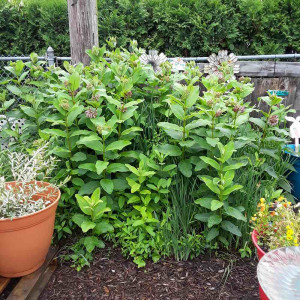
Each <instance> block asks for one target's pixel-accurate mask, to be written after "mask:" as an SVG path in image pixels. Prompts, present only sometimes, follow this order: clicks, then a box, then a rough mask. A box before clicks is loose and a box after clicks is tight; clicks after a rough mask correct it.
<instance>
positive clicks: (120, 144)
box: [105, 140, 131, 151]
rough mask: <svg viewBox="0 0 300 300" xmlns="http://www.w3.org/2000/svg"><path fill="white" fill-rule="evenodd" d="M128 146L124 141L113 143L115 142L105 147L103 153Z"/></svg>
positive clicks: (128, 143)
mask: <svg viewBox="0 0 300 300" xmlns="http://www.w3.org/2000/svg"><path fill="white" fill-rule="evenodd" d="M130 144H131V142H130V141H124V140H119V141H115V142H112V143H111V144H109V145H108V146H107V147H106V149H105V151H114V150H122V149H123V148H125V147H126V146H128V145H130Z"/></svg>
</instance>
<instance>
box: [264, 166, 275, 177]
mask: <svg viewBox="0 0 300 300" xmlns="http://www.w3.org/2000/svg"><path fill="white" fill-rule="evenodd" d="M265 171H266V172H267V173H268V174H269V175H270V176H272V177H273V178H275V179H278V176H277V174H276V172H275V170H274V168H273V167H272V166H268V167H266V168H265Z"/></svg>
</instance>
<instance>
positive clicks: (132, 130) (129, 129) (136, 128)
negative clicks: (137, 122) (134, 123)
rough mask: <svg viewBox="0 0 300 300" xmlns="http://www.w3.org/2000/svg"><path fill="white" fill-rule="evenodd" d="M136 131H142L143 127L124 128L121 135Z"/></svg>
mask: <svg viewBox="0 0 300 300" xmlns="http://www.w3.org/2000/svg"><path fill="white" fill-rule="evenodd" d="M137 131H143V129H142V128H141V127H131V128H128V129H126V130H124V131H123V132H122V133H121V135H127V134H130V133H132V132H137Z"/></svg>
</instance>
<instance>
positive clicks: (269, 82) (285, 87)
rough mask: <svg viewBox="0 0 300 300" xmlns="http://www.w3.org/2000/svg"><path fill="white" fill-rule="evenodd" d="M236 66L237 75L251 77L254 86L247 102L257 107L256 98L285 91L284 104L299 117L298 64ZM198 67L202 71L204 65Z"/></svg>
mask: <svg viewBox="0 0 300 300" xmlns="http://www.w3.org/2000/svg"><path fill="white" fill-rule="evenodd" d="M238 64H239V65H240V72H239V74H237V75H238V76H247V77H251V81H252V82H253V83H254V86H255V90H254V91H253V93H252V94H251V95H249V96H248V98H247V99H248V100H250V101H251V102H252V103H253V104H257V105H258V104H259V103H258V102H257V98H258V97H261V96H266V95H267V91H268V90H278V91H287V92H288V95H287V96H284V97H283V98H284V104H285V105H291V107H292V108H294V109H295V110H296V111H297V112H296V115H297V116H298V115H300V62H299V63H298V62H274V61H239V62H238ZM198 66H199V68H200V70H203V69H204V63H199V64H198ZM261 108H262V107H261Z"/></svg>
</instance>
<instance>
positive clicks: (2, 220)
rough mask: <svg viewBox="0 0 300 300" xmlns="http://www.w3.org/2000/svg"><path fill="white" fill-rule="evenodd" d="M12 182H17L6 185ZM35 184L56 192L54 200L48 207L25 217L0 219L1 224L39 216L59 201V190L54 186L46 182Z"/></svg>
mask: <svg viewBox="0 0 300 300" xmlns="http://www.w3.org/2000/svg"><path fill="white" fill-rule="evenodd" d="M13 182H17V181H8V182H6V183H13ZM36 182H38V183H42V184H45V185H48V186H51V187H53V188H54V189H55V190H56V191H57V197H56V199H55V200H54V201H53V202H52V203H51V204H50V205H48V206H46V207H45V208H43V209H41V210H39V211H36V212H34V213H30V214H28V215H25V216H21V217H15V218H13V219H10V218H5V219H0V223H1V222H7V221H10V222H13V221H17V220H22V219H26V218H30V217H32V216H34V215H37V214H41V213H42V212H44V211H46V210H48V209H50V208H51V207H53V206H55V205H56V203H57V202H58V201H59V199H60V196H61V192H60V189H59V188H58V187H57V186H55V185H53V184H51V183H49V182H46V181H36Z"/></svg>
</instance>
